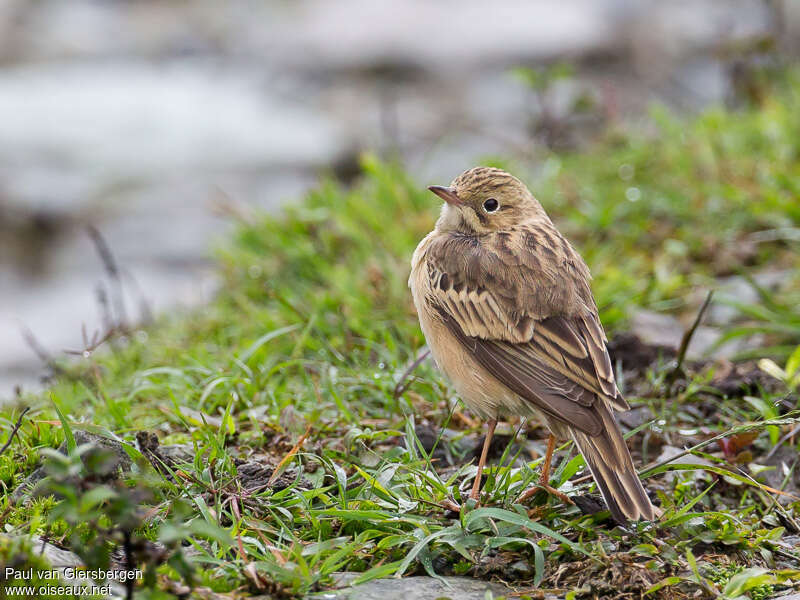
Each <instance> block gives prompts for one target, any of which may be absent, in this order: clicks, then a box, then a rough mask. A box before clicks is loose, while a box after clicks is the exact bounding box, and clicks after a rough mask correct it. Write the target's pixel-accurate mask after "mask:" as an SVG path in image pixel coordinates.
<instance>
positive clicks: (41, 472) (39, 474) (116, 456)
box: [11, 429, 133, 502]
mask: <svg viewBox="0 0 800 600" xmlns="http://www.w3.org/2000/svg"><path fill="white" fill-rule="evenodd" d="M72 435H73V437H74V438H75V444H76V445H78V446H83V445H85V444H91V445H92V446H93V447H94V448H95V449H97V450H99V451H101V452H104V453H107V454H108V455H109V456H110V457H111V458H110V460H108V461H104V462H102V463H101V466H100V469H101V471H100V472H99V473H96V475H99V476H100V477H101V478H106V479H116V478H118V477H119V476H121V475H125V474H127V473H130V471H131V468H132V467H133V461H131V458H130V456H128V453H127V452H125V449H124V448H123V447H122V444H121V443H120V442H118V441H117V440H113V439H109V438H106V437H103V436H100V435H97V434H94V433H89V432H88V431H82V430H80V429H79V430H74V431H73V432H72ZM58 451H59V452H61V453H62V454H66V453H67V452H68V451H67V444H66V442H64V443H63V444H61V446H59V448H58ZM86 457H87V455H84V456H83V459H84V463H86ZM46 475H47V472H46V471H45V468H44V466H39V467H38V468H36V469H35V470H34V471H33V472H32V473H31V474H30V475H28V476H27V477H26V478H25V480H24V481H23V482H22V483H20V484H19V486H17V489H16V490H14V493H13V494H12V496H11V497H12V499H13V500H14V501H15V502H18V501H20V500H22V499H23V498H24V497H25V496H27V495H28V494H30V493H31V492H33V491H34V488H35V487H36V484H38V483H39V482H41V481H42V480H43V479H44V478H45V477H46Z"/></svg>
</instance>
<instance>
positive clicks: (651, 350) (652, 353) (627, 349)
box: [608, 332, 675, 371]
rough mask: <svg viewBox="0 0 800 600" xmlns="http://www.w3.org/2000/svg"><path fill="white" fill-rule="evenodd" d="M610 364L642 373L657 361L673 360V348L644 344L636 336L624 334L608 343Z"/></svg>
mask: <svg viewBox="0 0 800 600" xmlns="http://www.w3.org/2000/svg"><path fill="white" fill-rule="evenodd" d="M608 352H609V354H610V355H611V364H612V365H614V366H616V365H617V363H621V364H622V368H623V370H625V371H642V370H644V369H647V368H648V367H649V366H650V365H653V364H655V363H657V362H658V361H659V360H663V361H670V360H673V359H674V358H675V348H673V347H671V346H659V345H656V344H646V343H645V342H643V341H642V340H641V339H640V338H639V337H638V336H637V335H635V334H633V333H630V332H625V333H620V334H617V335H615V336H614V337H613V338H612V339H611V341H609V343H608Z"/></svg>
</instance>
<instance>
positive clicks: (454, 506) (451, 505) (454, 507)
mask: <svg viewBox="0 0 800 600" xmlns="http://www.w3.org/2000/svg"><path fill="white" fill-rule="evenodd" d="M439 506H441V507H442V508H444V509H445V510H449V511H450V512H454V513H460V512H461V504H458V503H457V502H455V501H454V500H450V498H445V499H444V500H442V501H441V502H440V503H439Z"/></svg>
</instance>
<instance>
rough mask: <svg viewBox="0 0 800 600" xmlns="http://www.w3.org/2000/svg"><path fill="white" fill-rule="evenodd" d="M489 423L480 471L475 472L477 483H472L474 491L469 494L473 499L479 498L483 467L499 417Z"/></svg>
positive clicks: (479, 466) (479, 464)
mask: <svg viewBox="0 0 800 600" xmlns="http://www.w3.org/2000/svg"><path fill="white" fill-rule="evenodd" d="M487 425H488V429H487V430H486V439H485V440H484V441H483V450H481V458H480V460H479V461H478V472H477V473H476V474H475V483H474V484H472V492H470V494H469V497H470V498H472V499H473V500H477V499H478V497H479V496H480V493H481V478H482V477H483V467H484V466H485V465H486V457H487V456H488V455H489V446H490V445H491V443H492V436H494V428H495V427H497V419H492V420H491V421H489V422H488V423H487Z"/></svg>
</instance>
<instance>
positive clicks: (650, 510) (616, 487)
mask: <svg viewBox="0 0 800 600" xmlns="http://www.w3.org/2000/svg"><path fill="white" fill-rule="evenodd" d="M428 189H430V190H431V191H432V192H433V193H434V194H436V195H437V196H439V197H441V198H442V199H443V200H444V201H445V203H444V205H443V206H442V212H441V216H440V217H439V220H438V221H437V222H436V227H435V229H434V230H433V231H432V232H431V233H429V234H428V235H427V236H426V237H425V239H423V240H422V242H420V244H419V246H417V249H416V251H415V252H414V256H413V258H412V260H411V276H410V277H409V281H408V283H409V286H410V287H411V292H412V294H413V296H414V304H415V306H416V308H417V313H418V314H419V321H420V325H421V326H422V332H423V333H424V334H425V339H426V340H427V342H428V346H429V348H430V350H431V353H432V355H433V358H434V359H435V361H436V364H437V365H438V366H439V368H440V369H441V370H442V371H443V372H444V374H445V375H446V376H447V377H448V378H449V379H450V380H451V382H452V383H453V386H454V387H455V389H456V391H457V392H458V394H459V395H460V396H461V398H462V400H463V401H464V402H465V403H466V405H467V406H468V407H469V408H470V409H472V410H473V411H475V412H476V413H478V414H479V415H480V416H481V417H482V418H484V419H485V420H487V421H488V432H487V435H486V439H485V441H484V445H483V450H482V452H481V457H480V460H479V462H478V473H477V475H476V477H475V482H474V485H473V487H472V493H471V494H470V496H471V497H472V498H475V499H476V500H477V498H478V495H479V492H480V482H481V475H482V472H483V468H484V465H485V463H486V456H487V452H488V449H489V444H490V443H491V438H492V435H493V433H494V428H495V425H496V424H497V419H498V418H499V417H501V416H504V415H519V416H539V417H540V418H542V419H543V420H544V422H545V423H546V425H547V427H548V429H549V430H550V438H549V440H548V445H547V454H546V456H545V460H544V463H543V465H542V473H541V478H540V484H539V486H537V488H545V489H547V490H548V491H550V492H551V493H555V494H556V495H557V496H559V497H561V498H562V499H566V497H565V496H564V495H563V494H560V493H558V492H557V491H556V490H554V489H553V488H551V487H550V486H549V485H548V483H549V479H550V460H551V458H552V454H553V450H554V449H555V442H556V439H557V438H562V439H569V438H572V439H573V440H575V444H576V445H577V447H578V449H579V450H580V452H581V454H583V457H584V459H585V460H586V464H587V465H588V466H589V469H590V470H591V473H592V475H593V476H594V480H595V481H596V482H597V486H598V487H599V488H600V491H601V492H602V494H603V498H604V499H605V501H606V504H608V507H609V509H610V510H611V514H612V515H613V516H614V518H615V519H616V520H617V521H619V522H625V521H626V520H638V519H647V520H653V519H655V518H656V517H657V516H659V514H660V511H659V509H658V508H656V507H655V506H653V504H652V503H651V502H650V499H649V498H648V497H647V494H646V493H645V490H644V488H643V487H642V484H641V482H640V481H639V478H638V476H637V474H636V469H635V468H634V466H633V460H632V459H631V454H630V452H629V450H628V447H627V446H626V445H625V440H624V438H623V437H622V432H621V431H620V428H619V425H618V424H617V421H616V419H615V418H614V414H613V411H614V410H627V409H628V408H629V406H628V403H627V402H626V401H625V399H624V398H623V397H622V395H621V394H620V392H619V390H618V389H617V385H616V383H615V380H614V373H613V370H612V368H611V360H610V358H609V356H608V350H607V349H606V342H607V339H606V336H605V333H604V332H603V327H602V325H601V324H600V319H599V318H598V316H597V306H596V304H595V301H594V298H593V297H592V292H591V289H590V287H589V281H590V279H591V276H590V274H589V269H588V268H587V267H586V264H585V263H584V262H583V259H582V258H581V257H580V256H579V255H578V253H577V252H576V251H575V250H574V249H573V248H572V246H571V245H570V244H569V242H568V241H567V240H566V239H565V238H564V236H562V235H561V234H560V233H559V232H558V230H557V229H556V228H555V226H554V225H553V223H552V221H550V219H549V217H548V216H547V214H546V213H545V212H544V209H543V208H542V206H541V205H540V204H539V202H538V201H537V200H536V199H535V198H534V197H533V195H532V194H531V193H530V191H528V188H527V187H525V185H524V184H523V183H522V182H521V181H520V180H519V179H517V178H516V177H514V176H513V175H510V174H509V173H506V172H505V171H502V170H500V169H495V168H489V167H476V168H474V169H470V170H468V171H465V172H464V173H462V174H461V175H459V176H458V177H457V178H456V179H455V180H453V182H452V183H451V184H450V186H449V187H442V186H431V187H430V188H428ZM537 488H532V489H531V490H529V492H526V493H525V494H523V496H525V497H527V496H528V495H530V493H531V492H532V491H535V489H537Z"/></svg>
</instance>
